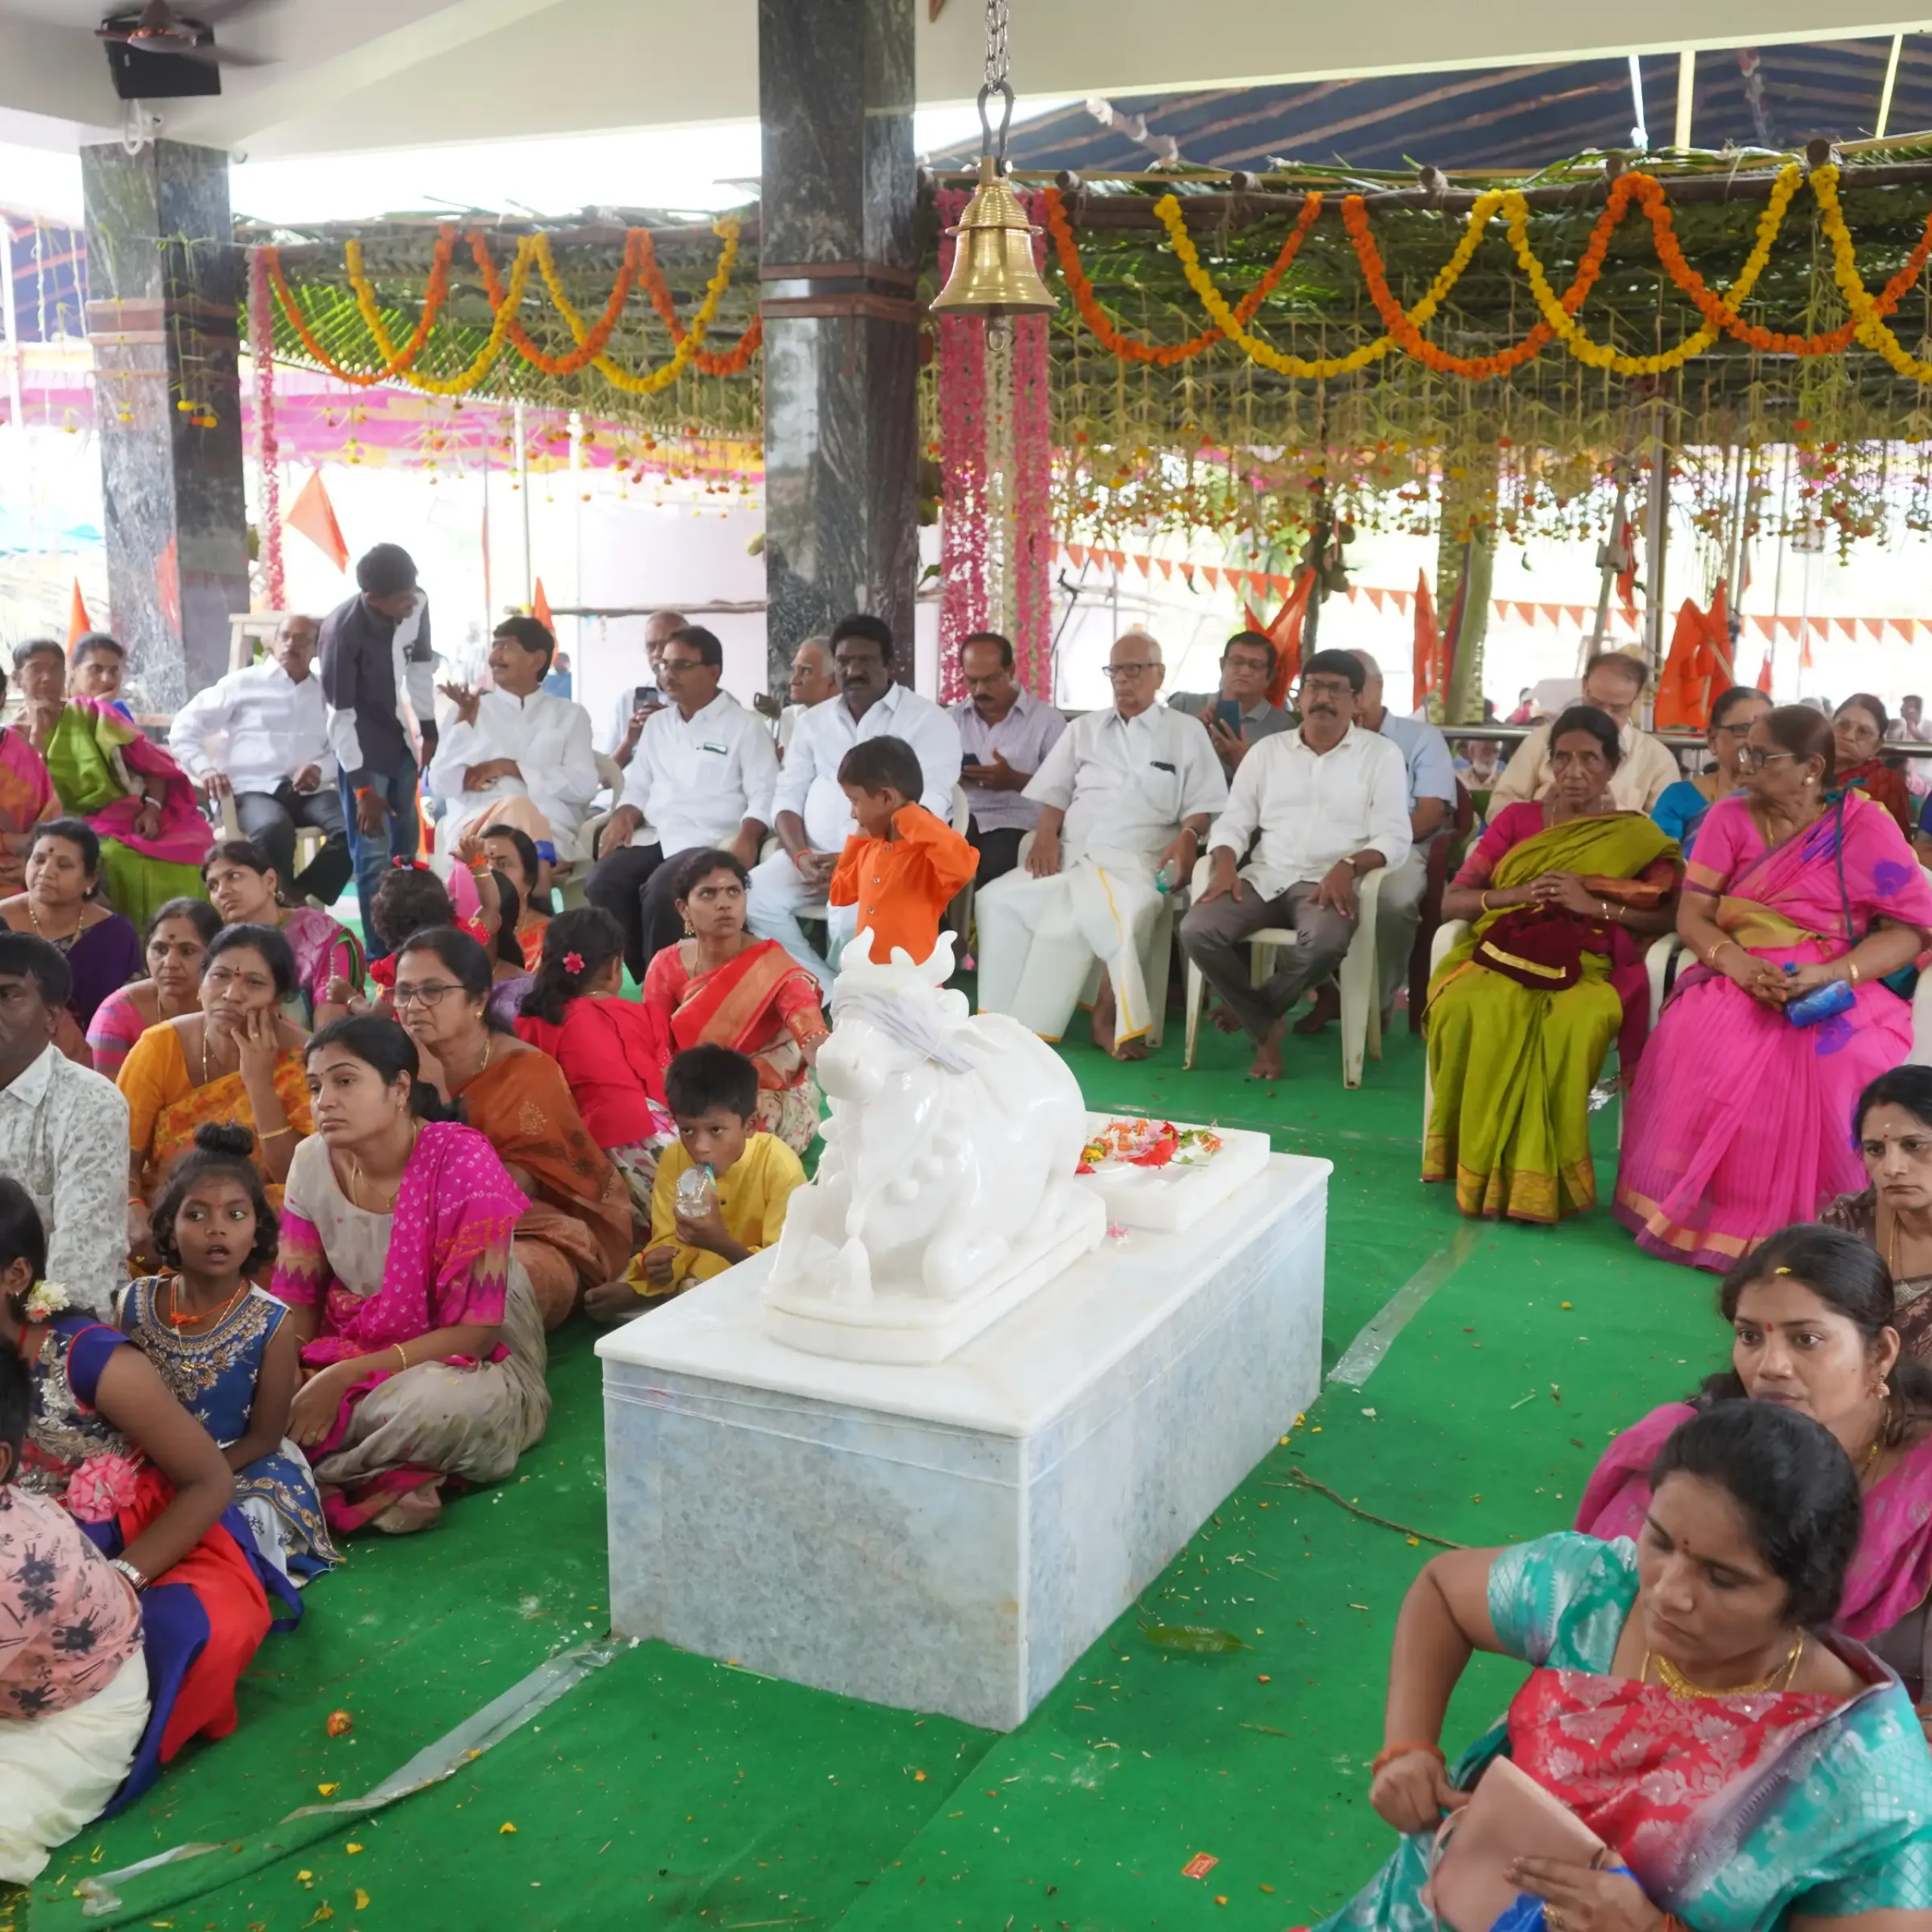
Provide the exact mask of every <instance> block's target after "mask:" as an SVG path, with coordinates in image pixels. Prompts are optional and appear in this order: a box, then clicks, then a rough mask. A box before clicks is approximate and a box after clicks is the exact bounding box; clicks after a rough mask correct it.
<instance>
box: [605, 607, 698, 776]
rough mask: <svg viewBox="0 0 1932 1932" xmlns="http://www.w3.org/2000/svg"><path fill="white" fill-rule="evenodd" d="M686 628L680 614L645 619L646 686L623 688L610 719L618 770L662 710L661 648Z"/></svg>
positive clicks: (625, 764)
mask: <svg viewBox="0 0 1932 1932" xmlns="http://www.w3.org/2000/svg"><path fill="white" fill-rule="evenodd" d="M684 628H685V620H684V617H683V615H682V614H681V612H679V611H654V612H653V613H652V614H651V616H650V617H648V618H646V619H645V626H644V654H645V659H646V660H647V661H648V663H649V664H650V666H651V681H650V683H649V684H648V685H626V686H625V687H624V688H623V691H622V692H621V693H620V694H619V696H618V699H617V709H616V710H615V711H614V712H613V713H612V714H611V758H612V759H613V761H614V762H615V763H616V764H617V768H618V769H619V770H620V771H629V769H630V762H631V760H632V758H633V757H635V755H636V752H637V741H638V738H639V737H641V735H642V734H643V731H644V728H645V725H647V724H649V723H650V721H651V719H652V718H653V717H654V716H655V715H657V712H660V711H662V710H663V709H664V706H665V704H666V702H667V700H666V697H665V695H664V669H663V666H664V647H665V645H666V644H667V643H668V642H669V641H670V637H671V633H672V632H673V631H681V630H682V629H684Z"/></svg>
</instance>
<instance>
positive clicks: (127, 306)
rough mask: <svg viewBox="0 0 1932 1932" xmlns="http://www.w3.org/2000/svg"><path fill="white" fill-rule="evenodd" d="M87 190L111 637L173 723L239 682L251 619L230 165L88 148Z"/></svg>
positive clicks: (198, 154)
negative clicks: (217, 688)
mask: <svg viewBox="0 0 1932 1932" xmlns="http://www.w3.org/2000/svg"><path fill="white" fill-rule="evenodd" d="M81 182H82V191H83V193H84V195H85V202H86V208H87V239H88V297H89V299H88V334H89V336H90V337H91V339H92V342H93V345H94V371H95V375H94V384H95V393H96V396H97V412H96V413H97V420H98V421H99V424H100V467H101V482H102V486H103V488H102V494H103V498H104V500H105V503H106V537H107V589H108V599H109V606H110V608H111V611H112V616H111V618H110V620H109V623H110V624H111V626H112V629H113V632H114V634H115V636H116V637H118V638H119V639H120V640H121V641H122V643H123V644H125V645H126V646H127V647H128V670H129V677H130V681H131V684H132V685H133V686H134V696H135V697H136V700H137V709H149V710H153V711H172V710H174V709H175V708H176V707H177V706H179V705H180V703H182V702H183V700H185V699H186V697H188V696H189V694H191V693H192V692H194V691H199V690H201V689H202V687H203V686H205V685H209V684H212V683H213V682H214V680H215V679H216V678H218V677H220V675H222V673H223V672H224V671H226V669H227V668H228V619H229V613H230V612H231V611H246V610H247V609H248V521H247V512H246V510H245V507H244V503H243V497H242V392H241V385H240V381H239V372H238V367H237V361H238V352H239V347H240V343H239V316H240V302H241V297H242V277H241V266H240V259H241V258H240V255H239V252H238V250H237V249H236V248H235V241H234V226H233V222H232V218H231V217H230V214H229V205H228V157H227V156H226V155H225V154H223V153H222V152H220V150H219V149H214V148H201V147H191V146H187V145H186V143H183V142H180V141H154V142H152V143H149V145H148V146H146V147H145V148H143V149H142V150H141V152H140V153H139V154H136V155H131V154H129V153H128V152H126V151H125V149H123V148H122V147H121V146H119V145H118V143H116V144H114V145H111V146H100V147H86V148H83V149H82V150H81Z"/></svg>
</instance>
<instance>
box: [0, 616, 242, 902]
mask: <svg viewBox="0 0 1932 1932" xmlns="http://www.w3.org/2000/svg"><path fill="white" fill-rule="evenodd" d="M14 663H15V666H16V667H17V668H16V676H17V679H18V681H19V683H20V693H21V696H22V698H23V700H24V704H23V714H22V715H23V722H24V724H25V725H26V731H27V734H28V736H29V737H30V738H31V739H32V741H33V745H34V749H35V750H36V751H38V752H39V753H40V755H41V756H42V758H45V760H46V761H47V770H48V776H49V777H51V779H52V780H53V781H54V790H55V791H56V792H57V793H58V794H59V795H60V804H61V808H62V809H63V811H67V812H69V813H71V814H72V815H73V816H74V817H76V818H82V819H85V820H86V821H87V822H88V824H89V825H91V826H93V828H94V835H95V836H96V837H97V838H99V839H100V871H101V878H102V881H103V884H105V886H106V890H107V897H108V900H109V903H111V904H112V906H113V908H114V909H115V911H116V912H119V913H121V914H122V915H124V916H125V917H126V918H128V919H129V920H130V921H132V922H133V924H134V925H135V926H137V928H144V927H145V926H146V924H147V922H148V921H149V919H151V918H152V917H153V916H154V915H155V913H156V912H158V910H159V909H161V908H162V906H165V904H166V903H168V900H171V899H183V898H186V899H199V898H202V897H205V894H204V892H203V891H202V872H201V866H202V860H203V859H204V858H205V857H207V856H208V848H209V847H210V846H211V845H212V844H214V833H213V832H211V831H210V830H209V829H208V820H206V819H205V818H203V817H202V814H201V808H200V804H199V803H198V801H197V799H196V798H195V788H194V786H193V785H192V783H190V782H189V778H188V776H187V774H186V773H185V772H184V771H182V769H181V768H180V766H179V765H177V764H176V763H175V762H174V760H173V759H172V758H170V757H169V756H168V754H167V752H165V751H163V750H162V749H161V748H160V746H158V745H155V744H154V743H151V742H150V741H149V740H148V738H147V737H145V736H144V735H143V733H142V731H141V729H140V726H139V725H137V724H134V723H132V722H131V721H130V720H129V718H128V716H127V715H126V714H125V712H122V711H121V710H119V709H117V708H116V707H115V706H114V705H113V704H112V703H109V702H108V701H107V700H105V699H102V698H97V697H85V696H82V695H79V694H75V695H74V696H72V697H63V694H62V691H61V681H62V680H63V678H64V677H65V675H66V655H65V654H64V653H63V651H62V650H61V648H60V645H57V644H55V643H54V642H53V641H51V639H42V640H38V641H35V642H33V643H30V644H26V645H22V646H21V647H20V649H19V650H18V651H16V652H15V653H14Z"/></svg>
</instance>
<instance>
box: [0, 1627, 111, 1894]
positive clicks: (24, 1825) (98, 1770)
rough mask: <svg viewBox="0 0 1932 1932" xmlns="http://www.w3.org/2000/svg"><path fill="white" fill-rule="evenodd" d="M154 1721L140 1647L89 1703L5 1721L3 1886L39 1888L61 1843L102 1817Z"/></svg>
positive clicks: (1, 1754)
mask: <svg viewBox="0 0 1932 1932" xmlns="http://www.w3.org/2000/svg"><path fill="white" fill-rule="evenodd" d="M147 1721H148V1666H147V1660H146V1657H144V1656H143V1654H142V1653H141V1652H140V1651H138V1650H137V1651H135V1653H134V1655H133V1656H132V1657H130V1658H129V1659H128V1661H127V1662H126V1663H124V1664H123V1665H122V1666H121V1668H120V1669H118V1671H116V1672H115V1674H114V1675H113V1676H112V1677H111V1678H109V1680H108V1681H107V1682H106V1684H103V1686H102V1687H101V1688H100V1690H97V1691H96V1692H95V1693H94V1695H93V1696H92V1697H90V1698H88V1700H87V1701H86V1703H82V1704H75V1705H74V1706H72V1708H71V1709H67V1710H64V1711H56V1712H54V1713H53V1715H51V1716H49V1717H43V1718H24V1719H23V1718H0V1885H26V1884H32V1882H33V1881H34V1880H35V1879H36V1878H38V1877H39V1876H40V1875H41V1873H42V1872H44V1871H45V1870H46V1869H47V1861H48V1854H50V1853H51V1851H52V1850H54V1847H55V1846H57V1845H63V1844H66V1842H67V1841H68V1840H69V1838H72V1836H73V1835H74V1834H75V1832H80V1831H85V1829H87V1827H88V1826H89V1825H91V1824H92V1823H94V1820H95V1819H97V1818H98V1817H100V1814H101V1812H102V1810H103V1809H104V1808H105V1807H106V1804H107V1801H108V1800H109V1798H112V1796H113V1795H114V1794H115V1792H117V1791H118V1790H119V1789H120V1788H121V1783H122V1780H123V1779H125V1777H127V1775H128V1767H129V1766H130V1765H131V1764H133V1763H134V1752H135V1750H136V1749H137V1747H138V1746H139V1745H140V1741H141V1733H142V1732H143V1730H145V1729H146V1726H147Z"/></svg>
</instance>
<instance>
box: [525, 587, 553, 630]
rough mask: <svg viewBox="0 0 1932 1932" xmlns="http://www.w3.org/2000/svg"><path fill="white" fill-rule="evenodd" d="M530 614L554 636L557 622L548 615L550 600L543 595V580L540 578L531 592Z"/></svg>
mask: <svg viewBox="0 0 1932 1932" xmlns="http://www.w3.org/2000/svg"><path fill="white" fill-rule="evenodd" d="M530 614H531V616H532V617H534V618H535V619H536V620H537V622H538V623H540V624H541V625H542V626H543V628H544V629H546V631H548V632H550V633H551V635H552V636H555V634H556V629H557V620H556V619H555V617H552V616H551V614H550V600H549V598H547V597H546V596H545V595H544V594H543V579H542V578H541V577H539V578H538V579H537V583H536V586H535V588H534V589H533V590H532V591H531V597H530Z"/></svg>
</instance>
